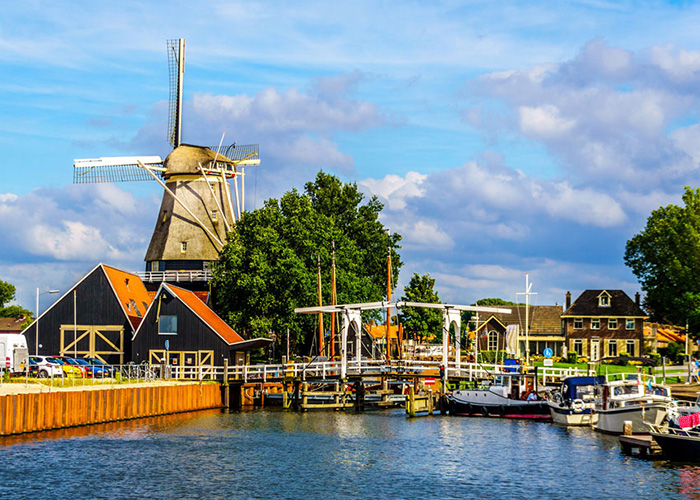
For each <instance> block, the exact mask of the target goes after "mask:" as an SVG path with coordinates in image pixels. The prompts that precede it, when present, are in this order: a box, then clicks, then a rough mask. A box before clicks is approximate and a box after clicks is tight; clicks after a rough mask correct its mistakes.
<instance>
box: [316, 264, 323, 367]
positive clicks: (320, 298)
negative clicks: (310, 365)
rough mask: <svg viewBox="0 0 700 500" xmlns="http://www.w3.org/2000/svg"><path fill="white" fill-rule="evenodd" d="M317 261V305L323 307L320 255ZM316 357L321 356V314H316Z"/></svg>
mask: <svg viewBox="0 0 700 500" xmlns="http://www.w3.org/2000/svg"><path fill="white" fill-rule="evenodd" d="M316 258H317V259H318V305H319V306H322V305H323V296H322V295H321V255H320V254H316ZM318 355H319V356H322V355H323V313H321V312H320V313H318Z"/></svg>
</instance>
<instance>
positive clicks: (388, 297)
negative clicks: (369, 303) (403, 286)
mask: <svg viewBox="0 0 700 500" xmlns="http://www.w3.org/2000/svg"><path fill="white" fill-rule="evenodd" d="M387 253H388V255H387V266H386V269H387V274H386V301H387V302H389V303H391V247H389V248H388V249H387ZM390 332H391V307H387V308H386V359H391V338H390V336H389V333H390Z"/></svg>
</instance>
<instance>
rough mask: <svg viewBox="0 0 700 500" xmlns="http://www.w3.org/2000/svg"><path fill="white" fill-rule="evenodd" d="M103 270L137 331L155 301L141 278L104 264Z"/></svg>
mask: <svg viewBox="0 0 700 500" xmlns="http://www.w3.org/2000/svg"><path fill="white" fill-rule="evenodd" d="M102 268H103V269H104V271H105V274H106V275H107V279H108V280H109V282H110V283H111V284H112V288H113V289H114V293H115V294H116V295H117V298H118V300H119V303H120V304H121V306H122V308H123V309H124V312H125V313H126V315H127V316H128V317H129V322H130V323H131V326H132V327H133V328H134V330H136V328H138V326H139V324H140V323H141V320H142V319H143V317H144V316H145V315H146V310H147V309H148V306H149V305H150V304H151V301H152V300H153V299H152V298H151V296H150V295H149V294H148V291H147V290H146V287H145V286H144V284H143V281H141V278H139V277H138V276H136V275H135V274H131V273H127V272H125V271H120V270H119V269H115V268H114V267H109V266H105V265H104V264H103V265H102Z"/></svg>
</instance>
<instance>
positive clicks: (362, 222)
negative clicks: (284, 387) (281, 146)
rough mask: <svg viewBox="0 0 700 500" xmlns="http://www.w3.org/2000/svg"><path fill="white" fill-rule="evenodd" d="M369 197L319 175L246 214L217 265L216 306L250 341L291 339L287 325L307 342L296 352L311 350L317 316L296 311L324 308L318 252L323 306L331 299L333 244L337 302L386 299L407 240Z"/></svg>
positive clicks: (295, 341)
mask: <svg viewBox="0 0 700 500" xmlns="http://www.w3.org/2000/svg"><path fill="white" fill-rule="evenodd" d="M363 201H364V196H363V195H362V193H360V192H359V191H358V189H357V185H356V184H354V183H353V184H346V183H342V182H341V181H340V180H339V179H338V178H336V177H334V176H332V175H328V174H325V173H323V172H319V173H318V175H317V176H316V179H315V180H314V182H309V183H307V184H306V185H305V187H304V192H303V193H300V192H298V191H297V190H296V189H293V190H291V191H289V192H287V193H285V194H284V195H283V196H282V197H281V198H280V199H279V200H276V199H270V200H268V201H266V202H265V204H264V206H263V207H262V208H260V209H258V210H255V211H253V212H248V213H246V214H244V216H243V217H242V218H241V220H240V221H238V222H237V223H236V225H235V228H234V230H233V231H232V232H231V233H229V239H228V243H227V244H226V246H225V247H224V249H223V250H222V251H221V253H220V257H219V261H218V262H217V263H215V264H214V265H213V268H212V271H213V280H212V285H213V289H214V296H215V305H216V308H217V311H218V312H219V313H220V314H221V316H222V317H223V318H225V319H226V320H227V321H228V322H229V323H230V324H231V325H232V326H233V327H234V328H235V329H236V330H237V331H239V332H240V333H243V334H244V335H245V336H247V337H250V338H253V337H261V336H268V334H269V333H270V332H274V333H276V334H277V336H278V337H280V336H286V331H287V329H289V332H290V339H291V342H290V343H291V344H292V346H295V345H299V346H300V347H301V345H302V344H303V345H304V348H303V349H302V348H300V349H298V351H299V352H300V353H305V352H308V349H309V347H310V341H311V339H312V338H314V335H313V333H314V332H315V331H317V327H316V326H315V325H316V320H317V316H316V315H298V314H295V313H294V308H296V307H311V306H315V305H318V288H317V287H318V285H317V269H318V266H317V256H319V255H320V260H321V269H322V272H321V274H322V282H323V294H322V295H323V303H324V304H330V302H331V242H332V241H334V242H335V260H336V283H337V303H339V304H343V303H354V302H366V301H379V300H382V299H383V298H384V297H385V296H386V288H387V283H386V282H387V255H388V251H389V249H391V259H392V269H393V280H394V281H396V280H397V279H398V271H399V268H400V267H401V261H400V258H399V255H398V253H397V250H398V249H399V248H400V247H399V245H398V242H399V241H400V239H401V237H400V236H399V235H398V234H391V235H389V234H388V233H387V232H386V230H385V228H384V226H383V225H382V223H381V222H380V221H379V214H380V212H381V210H382V209H383V205H382V204H381V203H380V202H379V201H378V200H377V199H376V197H372V198H370V199H369V200H367V202H366V203H363ZM326 321H327V322H328V321H329V319H326ZM325 325H326V326H328V328H326V330H328V329H329V328H330V327H329V323H325Z"/></svg>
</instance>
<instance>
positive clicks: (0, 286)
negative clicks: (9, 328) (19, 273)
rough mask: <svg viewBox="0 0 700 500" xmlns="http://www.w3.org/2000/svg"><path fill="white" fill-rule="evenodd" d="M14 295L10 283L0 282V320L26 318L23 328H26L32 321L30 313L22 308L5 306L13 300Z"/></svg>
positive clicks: (14, 290)
mask: <svg viewBox="0 0 700 500" xmlns="http://www.w3.org/2000/svg"><path fill="white" fill-rule="evenodd" d="M15 294H16V289H15V286H14V285H13V284H12V283H8V282H6V281H2V280H0V318H21V317H22V316H26V317H27V319H26V321H25V322H24V323H23V324H22V326H23V327H25V326H28V325H29V323H31V321H32V312H31V311H28V310H27V309H25V308H23V307H22V306H17V305H14V306H6V305H5V304H7V303H8V302H10V301H11V300H14V298H15Z"/></svg>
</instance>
